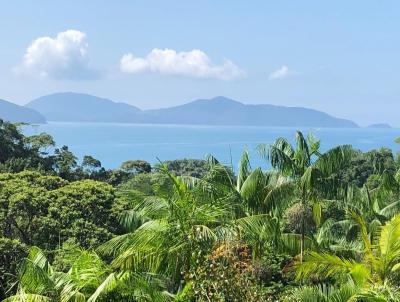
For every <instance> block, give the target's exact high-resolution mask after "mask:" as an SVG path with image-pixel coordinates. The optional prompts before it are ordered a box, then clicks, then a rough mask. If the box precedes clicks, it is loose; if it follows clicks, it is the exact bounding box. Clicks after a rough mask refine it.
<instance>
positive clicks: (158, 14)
mask: <svg viewBox="0 0 400 302" xmlns="http://www.w3.org/2000/svg"><path fill="white" fill-rule="evenodd" d="M0 41H1V44H0V46H1V47H0V98H1V99H5V100H8V101H12V102H14V103H17V104H26V103H27V102H29V101H30V100H32V99H35V98H37V97H40V96H42V95H45V94H49V93H54V92H64V91H74V92H82V93H88V94H93V95H97V96H101V97H106V98H110V99H112V100H115V101H121V102H126V103H129V104H132V105H135V106H138V107H139V108H142V109H148V108H159V107H169V106H174V105H179V104H183V103H187V102H189V101H191V100H194V99H199V98H211V97H214V96H220V95H223V96H226V97H230V98H233V99H235V100H238V101H241V102H243V103H249V104H261V103H268V104H276V105H284V106H300V107H308V108H313V109H317V110H322V111H325V112H327V113H329V114H332V115H334V116H337V117H342V118H348V119H351V120H353V121H355V122H357V123H359V124H360V125H367V124H370V123H380V122H386V123H390V124H392V125H394V126H400V121H398V115H399V112H400V85H399V84H400V83H399V80H400V1H383V0H379V1H378V0H376V1H372V0H354V1H348V0H347V1H341V0H336V1H320V0H318V1H317V0H315V1H311V0H310V1H308V0H304V1H293V0H280V1H276V0H275V1H272V0H271V1H270V0H262V1H257V0H253V1H228V0H226V1H225V0H219V1H212V0H210V1H151V0H147V1H144V0H143V1H122V0H119V1H118V0H116V1H101V0H97V1H93V0H85V1H75V0H68V1H57V0H52V1H45V0H42V1H33V0H31V1H23V0H0Z"/></svg>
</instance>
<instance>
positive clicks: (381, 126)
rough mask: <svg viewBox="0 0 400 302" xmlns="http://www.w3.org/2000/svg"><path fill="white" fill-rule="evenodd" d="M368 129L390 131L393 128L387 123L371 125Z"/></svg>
mask: <svg viewBox="0 0 400 302" xmlns="http://www.w3.org/2000/svg"><path fill="white" fill-rule="evenodd" d="M367 128H377V129H390V128H392V126H390V125H389V124H385V123H378V124H372V125H369V126H368V127H367Z"/></svg>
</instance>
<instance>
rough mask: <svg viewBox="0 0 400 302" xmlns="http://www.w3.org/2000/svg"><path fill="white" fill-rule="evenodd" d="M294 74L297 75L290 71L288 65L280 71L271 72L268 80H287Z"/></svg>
mask: <svg viewBox="0 0 400 302" xmlns="http://www.w3.org/2000/svg"><path fill="white" fill-rule="evenodd" d="M294 74H295V72H293V71H292V70H290V69H289V68H288V67H287V66H286V65H283V66H282V67H280V68H279V69H277V70H275V71H273V72H271V73H270V75H269V77H268V78H269V79H270V80H280V79H284V78H287V77H289V76H291V75H294Z"/></svg>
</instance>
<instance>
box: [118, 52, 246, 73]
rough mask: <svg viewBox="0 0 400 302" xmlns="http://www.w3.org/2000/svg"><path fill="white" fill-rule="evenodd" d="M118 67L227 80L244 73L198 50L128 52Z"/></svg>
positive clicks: (124, 70)
mask: <svg viewBox="0 0 400 302" xmlns="http://www.w3.org/2000/svg"><path fill="white" fill-rule="evenodd" d="M120 69H121V71H122V72H124V73H132V74H134V73H144V72H152V73H159V74H163V75H179V76H186V77H194V78H215V79H221V80H231V79H235V78H240V77H243V76H245V72H244V71H243V70H241V69H240V68H239V67H238V66H236V65H235V64H234V63H233V62H231V61H229V60H225V61H224V62H223V64H221V65H215V64H214V63H213V62H212V61H211V59H210V58H209V57H208V55H207V54H206V53H204V52H203V51H201V50H199V49H193V50H191V51H187V52H176V51H175V50H173V49H158V48H155V49H153V50H152V51H151V52H150V53H149V54H148V55H147V56H146V57H144V58H140V57H135V56H134V55H133V54H131V53H128V54H125V55H124V56H122V58H121V61H120Z"/></svg>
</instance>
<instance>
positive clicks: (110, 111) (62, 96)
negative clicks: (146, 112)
mask: <svg viewBox="0 0 400 302" xmlns="http://www.w3.org/2000/svg"><path fill="white" fill-rule="evenodd" d="M26 106H27V107H29V108H32V109H35V110H37V111H39V112H40V113H42V114H43V115H44V116H45V117H46V119H47V120H48V121H63V122H120V123H129V122H132V121H133V120H134V119H135V116H136V114H138V113H141V110H140V109H139V108H136V107H134V106H132V105H128V104H125V103H116V102H114V101H111V100H109V99H104V98H99V97H96V96H93V95H89V94H83V93H73V92H66V93H54V94H49V95H45V96H42V97H40V98H38V99H35V100H33V101H31V102H29V103H28V104H27V105H26Z"/></svg>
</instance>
